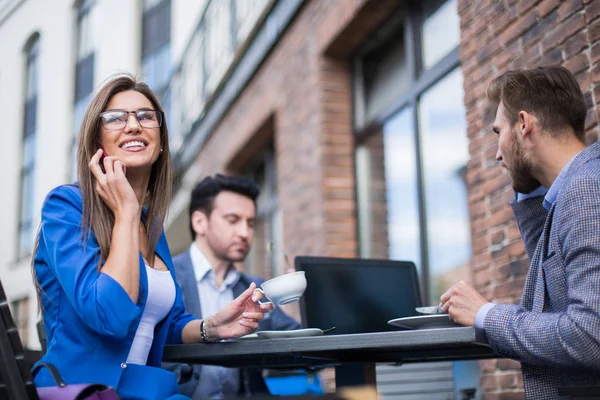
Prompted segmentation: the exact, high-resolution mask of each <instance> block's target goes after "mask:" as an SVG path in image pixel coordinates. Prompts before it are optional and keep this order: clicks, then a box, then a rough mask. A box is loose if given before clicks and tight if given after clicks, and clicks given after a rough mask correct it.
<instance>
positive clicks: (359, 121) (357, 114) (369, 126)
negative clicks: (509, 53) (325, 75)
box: [352, 1, 460, 299]
mask: <svg viewBox="0 0 600 400" xmlns="http://www.w3.org/2000/svg"><path fill="white" fill-rule="evenodd" d="M436 4H437V7H435V8H433V7H431V5H429V4H424V3H421V2H414V3H413V2H407V3H405V4H403V6H402V7H401V8H399V9H398V11H397V12H396V13H395V14H394V15H393V16H392V17H391V18H390V19H389V20H388V22H387V23H385V24H384V25H383V27H382V28H381V31H382V32H386V31H387V32H394V31H396V30H397V25H398V24H399V23H401V24H402V25H403V27H404V29H403V33H404V46H405V47H404V48H405V49H406V51H405V53H406V57H407V67H408V68H407V70H408V71H409V74H410V77H409V78H410V79H409V80H410V82H411V83H410V85H409V86H408V88H407V90H406V91H405V92H404V93H403V94H402V95H400V96H399V97H398V98H397V99H396V100H394V101H393V102H392V103H391V104H390V105H389V106H388V107H387V108H386V109H385V111H383V112H381V113H380V114H379V115H377V116H376V117H374V118H373V119H372V120H365V119H364V113H365V110H366V102H365V88H364V84H363V71H362V62H363V59H364V58H365V56H366V55H367V54H368V53H369V52H370V51H371V50H373V49H374V48H376V47H377V46H378V45H379V44H381V43H382V42H385V41H386V40H388V39H389V37H388V36H386V35H383V36H380V37H377V38H376V39H375V40H373V41H370V42H368V43H366V44H365V46H363V48H362V49H361V50H359V52H358V53H357V54H356V56H355V57H354V59H353V61H352V80H353V82H352V84H353V87H354V90H353V91H352V92H353V103H354V104H353V108H354V113H353V115H354V121H353V125H354V136H355V156H356V150H357V149H359V148H361V146H362V144H363V143H364V142H365V141H366V140H367V139H368V138H369V137H370V136H371V135H373V134H374V133H376V132H378V131H380V130H381V129H382V128H383V126H384V124H385V123H386V122H387V121H388V120H389V119H390V118H392V117H393V116H394V115H396V114H398V113H399V112H401V111H402V110H403V109H405V108H407V107H410V108H411V122H412V124H413V127H414V142H415V151H416V176H417V182H416V188H417V197H418V201H417V205H418V207H419V217H418V222H419V227H420V229H419V242H420V245H421V249H420V257H421V265H420V268H419V270H420V282H421V294H422V296H423V299H429V296H430V292H431V288H430V271H429V238H428V231H427V209H426V197H425V196H426V194H425V174H424V170H423V149H422V143H421V142H422V138H421V127H420V125H419V105H420V98H421V96H422V95H423V94H424V93H425V92H427V90H429V89H430V88H431V87H433V86H434V85H435V84H436V83H438V82H439V81H441V80H443V79H444V78H445V77H446V76H448V75H449V74H450V73H451V72H453V71H454V70H455V69H456V68H460V43H459V44H458V45H457V46H456V47H455V48H454V49H453V50H451V51H450V52H448V54H446V55H445V56H444V57H443V58H441V59H440V60H439V61H438V62H437V63H436V64H435V65H434V66H432V67H431V68H430V69H427V70H425V69H424V68H423V51H422V26H423V23H424V20H425V18H426V17H427V16H428V14H427V13H429V12H431V10H432V8H433V9H434V10H437V9H438V8H439V7H440V6H441V5H442V4H443V2H440V1H437V3H436ZM375 36H377V35H375ZM360 190H361V188H359V187H358V186H357V193H358V191H360ZM357 212H358V213H360V212H362V211H361V210H358V211H357ZM358 220H362V221H364V218H361V217H360V216H359V217H358V218H357V221H358ZM358 228H359V232H360V231H361V230H362V229H364V228H363V227H361V226H360V225H359V227H358ZM361 237H362V236H361ZM365 248H369V246H365V245H364V244H360V243H359V250H361V249H365ZM361 256H368V255H365V254H361Z"/></svg>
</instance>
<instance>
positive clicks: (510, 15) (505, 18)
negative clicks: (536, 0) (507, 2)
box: [492, 7, 519, 35]
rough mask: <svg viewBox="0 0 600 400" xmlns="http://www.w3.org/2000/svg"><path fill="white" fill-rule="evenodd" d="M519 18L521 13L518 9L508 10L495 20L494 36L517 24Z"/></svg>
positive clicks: (493, 25) (493, 26)
mask: <svg viewBox="0 0 600 400" xmlns="http://www.w3.org/2000/svg"><path fill="white" fill-rule="evenodd" d="M518 16H519V12H518V11H517V9H516V8H514V7H512V8H508V9H506V10H505V11H504V12H503V13H502V14H501V15H500V16H499V17H498V18H495V19H494V23H493V24H492V32H493V33H494V35H497V34H498V33H499V32H502V31H503V30H504V28H506V27H507V26H508V25H510V24H512V23H513V22H515V21H516V20H517V17H518Z"/></svg>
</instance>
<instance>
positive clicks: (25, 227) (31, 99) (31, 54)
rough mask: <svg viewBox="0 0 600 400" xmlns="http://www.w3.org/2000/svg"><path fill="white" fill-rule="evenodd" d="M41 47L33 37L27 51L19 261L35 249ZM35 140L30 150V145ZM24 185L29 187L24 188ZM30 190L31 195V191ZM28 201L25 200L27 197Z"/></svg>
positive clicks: (18, 227)
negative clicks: (25, 242)
mask: <svg viewBox="0 0 600 400" xmlns="http://www.w3.org/2000/svg"><path fill="white" fill-rule="evenodd" d="M39 47H40V35H39V34H38V33H36V34H34V35H32V37H31V38H30V39H29V40H28V42H27V45H26V47H25V54H26V59H25V82H24V93H25V96H24V99H23V100H24V104H23V128H22V129H23V130H22V134H23V136H22V142H21V144H22V147H21V166H20V168H19V177H20V187H19V189H20V190H19V199H20V201H19V213H18V216H19V217H18V218H19V223H18V225H17V243H16V259H17V260H19V259H21V258H25V257H27V256H29V255H30V254H31V253H32V252H33V249H34V247H35V244H34V242H33V239H32V236H33V219H34V212H33V209H34V200H35V175H36V174H35V172H36V171H35V166H36V165H35V164H36V162H35V160H36V157H35V152H36V147H37V146H36V145H37V141H36V139H37V137H36V136H37V114H38V102H37V100H38V92H39V71H40V68H39V62H40V60H39V55H40V54H39V52H40V50H39ZM28 140H33V144H32V145H31V146H27V141H28ZM26 151H32V152H33V155H31V154H29V155H28V154H26ZM25 182H27V186H28V187H25ZM29 188H31V191H29V190H28V189H29ZM24 194H25V196H26V197H27V198H24V196H23V195H24ZM24 235H29V239H28V240H27V242H29V241H31V246H30V247H29V248H27V249H24V248H23V245H24V241H23V237H24Z"/></svg>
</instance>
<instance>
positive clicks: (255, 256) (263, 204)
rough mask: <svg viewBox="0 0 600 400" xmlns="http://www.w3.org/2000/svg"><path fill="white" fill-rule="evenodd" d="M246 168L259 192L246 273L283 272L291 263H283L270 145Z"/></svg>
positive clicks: (278, 210) (279, 214) (278, 273)
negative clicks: (252, 240) (252, 241)
mask: <svg viewBox="0 0 600 400" xmlns="http://www.w3.org/2000/svg"><path fill="white" fill-rule="evenodd" d="M251 165H252V166H251V167H250V168H248V169H247V170H250V171H252V172H251V173H250V174H249V177H250V178H252V179H254V181H255V182H256V183H257V184H258V186H259V187H260V195H259V196H258V199H257V201H256V208H257V210H256V224H255V230H254V243H253V245H252V249H251V251H250V254H249V255H248V258H247V259H246V263H245V268H246V272H248V273H249V274H251V275H258V276H261V277H263V278H265V279H269V278H272V277H274V276H278V275H281V274H284V273H286V272H287V269H288V268H291V267H292V265H287V262H288V261H289V262H291V260H288V261H286V259H285V258H286V257H285V256H284V254H285V248H284V246H283V232H282V230H283V227H282V226H283V220H282V214H281V210H280V209H279V207H278V196H277V176H276V168H275V152H274V149H273V145H272V144H271V145H268V146H267V148H266V149H264V150H263V152H262V153H260V154H259V157H258V159H255V161H254V162H253V163H251Z"/></svg>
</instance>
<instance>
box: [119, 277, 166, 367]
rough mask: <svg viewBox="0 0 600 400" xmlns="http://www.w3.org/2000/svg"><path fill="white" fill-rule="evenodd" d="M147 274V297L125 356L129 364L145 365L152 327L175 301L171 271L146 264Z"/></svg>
mask: <svg viewBox="0 0 600 400" xmlns="http://www.w3.org/2000/svg"><path fill="white" fill-rule="evenodd" d="M146 272H147V274H148V299H147V300H146V307H144V313H143V314H142V319H141V320H140V325H139V326H138V328H137V331H136V332H135V338H134V339H133V343H132V345H131V349H130V350H129V355H128V356H127V362H128V363H130V364H140V365H146V362H147V361H148V354H149V353H150V348H151V347H152V341H153V340H154V327H155V326H156V324H157V323H159V322H160V321H161V320H162V319H163V318H164V317H166V316H167V314H169V311H171V308H172V307H173V303H175V283H174V282H173V277H172V276H171V273H170V272H169V271H168V270H167V271H157V270H155V269H154V268H151V267H150V266H148V265H146Z"/></svg>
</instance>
